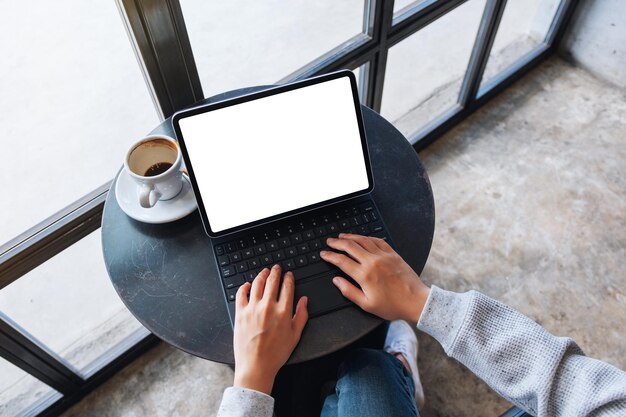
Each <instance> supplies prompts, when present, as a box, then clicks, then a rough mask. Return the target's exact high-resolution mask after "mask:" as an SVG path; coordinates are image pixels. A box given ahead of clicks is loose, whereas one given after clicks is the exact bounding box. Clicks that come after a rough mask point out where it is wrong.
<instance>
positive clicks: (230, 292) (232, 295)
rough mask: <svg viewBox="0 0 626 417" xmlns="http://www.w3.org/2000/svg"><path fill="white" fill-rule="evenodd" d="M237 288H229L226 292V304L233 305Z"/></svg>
mask: <svg viewBox="0 0 626 417" xmlns="http://www.w3.org/2000/svg"><path fill="white" fill-rule="evenodd" d="M237 288H239V287H237ZM237 288H231V289H228V290H226V298H227V299H228V302H230V303H234V302H235V300H236V299H237Z"/></svg>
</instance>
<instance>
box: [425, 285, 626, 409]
mask: <svg viewBox="0 0 626 417" xmlns="http://www.w3.org/2000/svg"><path fill="white" fill-rule="evenodd" d="M418 328H419V329H420V330H423V331H425V332H426V333H429V334H430V335H432V336H433V337H435V338H436V339H437V340H438V341H439V342H440V343H441V345H442V346H443V348H444V349H445V351H446V353H447V354H448V355H449V356H451V357H453V358H455V359H457V360H458V361H460V362H461V363H463V364H464V365H465V366H467V367H468V368H469V369H470V370H471V371H472V372H473V373H475V374H476V375H477V376H479V377H480V378H481V379H483V380H484V381H485V382H486V383H487V384H489V385H490V386H491V387H492V388H493V389H494V390H495V391H496V392H498V393H499V394H500V395H502V396H503V397H504V398H506V399H508V400H509V401H511V402H512V403H513V404H515V405H517V406H519V407H520V408H522V409H524V410H526V411H528V412H530V413H531V414H533V415H536V416H547V415H550V416H582V415H589V414H594V413H598V414H599V415H618V414H619V413H624V408H626V373H625V372H623V371H620V370H619V369H617V368H615V367H613V366H611V365H609V364H606V363H604V362H601V361H598V360H595V359H591V358H587V357H585V356H584V354H583V352H582V351H581V350H580V349H579V348H578V346H577V345H576V344H575V343H574V342H573V341H572V340H571V339H569V338H563V337H555V336H552V335H551V334H549V333H548V332H547V331H546V330H544V329H543V328H542V327H541V326H539V325H538V324H537V323H535V322H533V321H532V320H530V319H529V318H528V317H526V316H524V315H522V314H521V313H519V312H517V311H515V310H513V309H511V308H510V307H508V306H506V305H503V304H501V303H499V302H497V301H495V300H493V299H491V298H489V297H487V296H485V295H482V294H480V293H477V292H475V291H471V292H469V293H464V294H456V293H452V292H448V291H444V290H441V289H439V288H437V287H435V286H433V287H432V289H431V293H430V296H429V298H428V300H427V302H426V305H425V307H424V310H423V313H422V316H421V318H420V321H419V323H418ZM620 407H624V408H620ZM618 410H619V411H618ZM622 415H624V414H622Z"/></svg>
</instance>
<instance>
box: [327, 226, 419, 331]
mask: <svg viewBox="0 0 626 417" xmlns="http://www.w3.org/2000/svg"><path fill="white" fill-rule="evenodd" d="M326 243H327V244H328V246H329V247H331V248H332V249H336V250H338V251H342V252H345V253H347V254H348V255H350V256H346V255H344V254H342V253H337V252H331V251H322V252H320V256H321V257H322V259H324V260H325V261H326V262H329V263H331V264H333V265H335V266H337V267H338V268H339V269H341V270H342V271H343V272H345V273H346V274H348V275H349V276H350V277H351V278H352V279H354V280H355V281H356V282H357V283H358V284H359V285H360V286H361V288H360V289H359V288H358V287H356V286H354V285H353V284H352V283H350V282H349V281H348V280H346V279H345V278H342V277H338V276H337V277H334V278H333V283H334V284H335V285H336V286H337V288H339V290H340V291H341V293H342V294H343V296H344V297H346V298H347V299H349V300H350V301H352V302H353V303H355V304H356V305H358V306H359V307H361V308H362V309H363V310H365V311H367V312H369V313H372V314H375V315H377V316H379V317H382V318H383V319H385V320H407V321H412V322H417V321H418V320H419V318H420V316H421V314H422V310H423V308H424V305H425V304H426V300H427V299H428V294H429V293H430V288H428V287H427V286H426V285H425V284H424V283H423V282H422V280H421V279H420V278H419V276H418V275H417V274H416V273H415V271H413V269H411V267H410V266H409V265H408V264H407V263H406V262H404V260H403V259H402V258H401V257H400V255H398V254H397V253H396V252H395V251H394V250H393V249H392V248H391V246H389V244H388V243H387V242H385V241H384V240H383V239H378V238H375V237H367V236H360V235H353V234H346V233H341V234H340V235H339V238H338V239H335V238H329V239H328V240H327V241H326Z"/></svg>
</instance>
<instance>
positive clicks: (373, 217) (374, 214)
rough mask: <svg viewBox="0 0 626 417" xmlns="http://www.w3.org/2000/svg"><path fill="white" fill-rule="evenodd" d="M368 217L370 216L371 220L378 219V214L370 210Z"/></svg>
mask: <svg viewBox="0 0 626 417" xmlns="http://www.w3.org/2000/svg"><path fill="white" fill-rule="evenodd" d="M370 217H371V218H372V220H378V216H377V215H376V212H375V211H373V210H372V211H370Z"/></svg>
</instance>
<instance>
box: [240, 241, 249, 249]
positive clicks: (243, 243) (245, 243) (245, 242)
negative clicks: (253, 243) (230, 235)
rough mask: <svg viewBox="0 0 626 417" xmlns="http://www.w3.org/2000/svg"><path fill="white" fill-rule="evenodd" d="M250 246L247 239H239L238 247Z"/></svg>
mask: <svg viewBox="0 0 626 417" xmlns="http://www.w3.org/2000/svg"><path fill="white" fill-rule="evenodd" d="M247 247H248V240H247V239H239V240H237V248H238V249H245V248H247Z"/></svg>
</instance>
